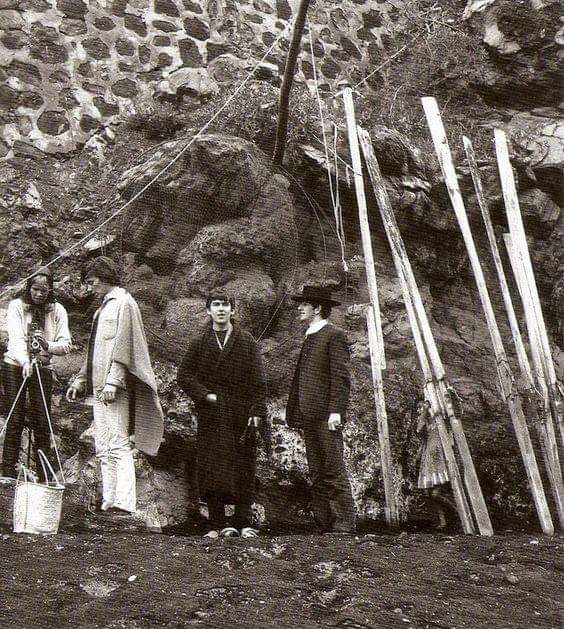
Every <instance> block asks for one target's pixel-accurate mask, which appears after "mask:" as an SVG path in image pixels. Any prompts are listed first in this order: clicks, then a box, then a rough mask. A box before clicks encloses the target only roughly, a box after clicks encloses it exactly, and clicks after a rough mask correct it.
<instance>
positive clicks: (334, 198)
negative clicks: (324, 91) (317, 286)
mask: <svg viewBox="0 0 564 629" xmlns="http://www.w3.org/2000/svg"><path fill="white" fill-rule="evenodd" d="M311 33H312V29H311V28H310V29H309V48H310V52H311V65H312V68H313V85H314V88H315V96H316V99H317V106H318V108H319V118H320V121H321V134H322V136H323V148H324V150H325V167H326V170H327V179H328V180H329V191H330V193H331V203H332V204H333V214H334V216H335V231H336V233H337V239H338V240H339V245H340V246H341V262H342V264H343V269H344V270H345V272H348V270H349V269H348V266H347V262H346V260H345V243H344V242H343V240H342V238H341V233H340V230H339V199H338V194H339V192H338V180H339V171H338V170H337V169H336V170H335V187H336V190H334V189H333V181H332V179H331V164H330V162H329V143H328V142H327V135H326V133H325V117H324V116H323V103H322V100H321V95H320V93H319V86H318V81H317V66H316V61H315V54H314V51H313V36H312V34H311ZM335 146H336V130H335Z"/></svg>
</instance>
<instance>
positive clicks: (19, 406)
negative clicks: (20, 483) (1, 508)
mask: <svg viewBox="0 0 564 629" xmlns="http://www.w3.org/2000/svg"><path fill="white" fill-rule="evenodd" d="M7 331H8V348H7V350H6V353H5V354H4V360H3V362H2V365H1V369H2V382H3V386H4V414H5V416H6V417H7V416H8V413H9V412H10V410H11V409H12V406H13V410H12V413H11V415H10V417H9V419H8V425H7V426H6V434H5V437H4V448H3V452H2V470H3V474H4V476H5V477H9V478H15V477H16V466H17V463H18V456H19V450H20V445H21V438H22V431H23V428H24V426H25V424H26V417H27V425H28V426H29V428H30V429H31V431H32V432H33V451H34V456H35V460H36V470H37V472H38V474H39V476H40V477H41V478H43V473H42V468H41V465H39V461H38V458H37V450H39V449H40V450H42V451H43V452H44V453H45V455H46V456H47V458H49V456H50V450H51V434H50V428H49V421H48V418H47V412H49V414H50V408H51V388H52V380H53V369H52V365H51V357H52V356H53V355H63V354H67V353H68V352H69V351H70V350H71V336H70V332H69V326H68V317H67V312H66V310H65V308H64V307H63V306H62V305H61V304H60V303H58V302H56V301H55V300H54V297H53V275H52V273H51V271H49V270H48V269H44V270H41V271H39V272H38V273H36V274H35V275H34V276H33V277H31V278H30V279H29V280H28V281H27V282H26V286H25V288H24V289H23V291H22V292H21V293H20V295H19V297H17V298H16V299H13V300H12V301H11V302H10V303H9V305H8V313H7ZM39 378H41V382H40V380H39ZM24 381H25V383H24ZM41 389H43V393H42V390H41ZM18 392H19V397H18ZM26 394H27V397H28V400H27V404H26ZM16 397H17V402H16ZM14 402H16V403H15V405H14Z"/></svg>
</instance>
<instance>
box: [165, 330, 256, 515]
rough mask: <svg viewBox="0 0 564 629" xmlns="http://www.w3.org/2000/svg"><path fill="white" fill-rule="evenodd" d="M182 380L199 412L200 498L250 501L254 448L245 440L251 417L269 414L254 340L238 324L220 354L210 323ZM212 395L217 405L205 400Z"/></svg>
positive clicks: (190, 352)
mask: <svg viewBox="0 0 564 629" xmlns="http://www.w3.org/2000/svg"><path fill="white" fill-rule="evenodd" d="M177 381H178V385H179V386H180V388H181V389H182V390H183V391H184V392H185V393H186V394H187V395H189V396H190V397H191V398H192V400H193V401H194V402H195V404H196V410H197V413H198V484H199V491H200V497H201V498H202V499H204V500H207V499H208V498H210V496H215V497H219V498H221V499H224V500H225V501H226V503H229V502H234V503H236V504H237V503H238V502H241V501H242V502H245V501H247V502H248V500H250V495H251V494H252V491H253V487H252V485H253V483H254V466H255V448H254V445H252V444H251V443H249V442H248V440H247V441H244V442H243V443H241V437H242V435H243V433H244V431H245V428H246V427H247V423H248V420H249V417H252V416H257V417H265V416H266V380H265V375H264V369H263V365H262V361H261V358H260V355H259V353H258V349H257V344H256V343H255V341H254V339H253V337H252V336H251V335H250V334H249V333H248V332H246V331H245V330H242V329H241V328H240V327H239V326H237V325H234V327H233V332H232V334H231V336H230V337H229V339H228V340H227V343H226V344H225V347H224V349H223V350H222V351H221V350H220V349H219V347H218V344H217V340H216V337H215V335H214V332H213V329H212V326H211V324H210V325H207V326H206V327H205V329H203V331H202V332H201V334H199V335H198V336H197V337H196V338H194V339H193V340H192V341H190V343H189V344H188V348H187V350H186V354H185V355H184V358H183V360H182V364H181V365H180V368H179V370H178V377H177ZM208 393H215V394H216V395H217V404H215V405H212V404H210V403H209V402H207V401H206V395H208ZM249 504H250V503H249Z"/></svg>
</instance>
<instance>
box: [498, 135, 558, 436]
mask: <svg viewBox="0 0 564 629" xmlns="http://www.w3.org/2000/svg"><path fill="white" fill-rule="evenodd" d="M494 139H495V149H496V155H497V163H498V169H499V177H500V181H501V188H502V192H503V199H504V201H505V209H506V212H507V221H508V223H509V231H510V233H511V236H512V239H513V246H514V247H515V250H516V254H517V256H518V257H520V258H521V260H522V265H523V269H524V280H525V282H524V288H525V290H528V291H530V293H531V305H532V308H533V312H534V318H535V322H536V326H537V329H538V338H539V341H540V347H541V357H542V361H543V368H544V371H545V373H546V380H547V388H548V398H549V404H550V406H551V408H552V413H553V415H554V417H555V419H556V422H557V423H558V427H559V430H560V438H561V440H562V442H563V444H564V419H563V417H562V410H561V409H562V404H561V403H562V399H561V393H560V389H559V387H558V380H557V378H556V371H555V369H554V363H553V361H552V352H551V349H550V341H549V339H548V333H547V331H546V325H545V322H544V317H543V314H542V308H541V301H540V297H539V293H538V290H537V284H536V281H535V275H534V272H533V265H532V263H531V257H530V255H529V247H528V245H527V236H526V234H525V228H524V226H523V219H522V217H521V210H520V207H519V198H518V196H517V189H516V187H515V179H514V178H513V169H512V167H511V162H510V160H509V151H508V148H507V138H506V136H505V133H504V132H503V131H502V130H501V129H495V131H494ZM530 340H531V342H533V340H532V339H530Z"/></svg>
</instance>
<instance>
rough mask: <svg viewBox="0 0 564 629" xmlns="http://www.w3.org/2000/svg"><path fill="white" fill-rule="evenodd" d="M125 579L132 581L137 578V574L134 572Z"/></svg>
mask: <svg viewBox="0 0 564 629" xmlns="http://www.w3.org/2000/svg"><path fill="white" fill-rule="evenodd" d="M127 580H128V581H129V582H130V583H132V582H133V581H136V580H137V575H136V574H132V575H131V576H130V577H128V578H127Z"/></svg>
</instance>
